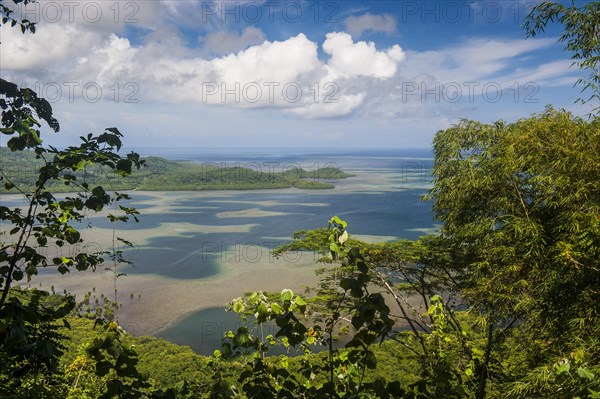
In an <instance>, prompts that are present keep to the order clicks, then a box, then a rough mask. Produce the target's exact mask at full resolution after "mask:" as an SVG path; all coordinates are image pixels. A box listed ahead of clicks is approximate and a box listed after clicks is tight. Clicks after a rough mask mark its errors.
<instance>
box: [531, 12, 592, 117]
mask: <svg viewBox="0 0 600 399" xmlns="http://www.w3.org/2000/svg"><path fill="white" fill-rule="evenodd" d="M549 22H558V23H560V24H561V25H562V26H563V28H564V32H563V33H562V35H561V36H560V38H559V41H560V42H566V46H565V50H566V51H568V52H570V53H571V59H572V60H573V64H575V65H577V66H579V68H580V69H582V70H586V71H588V76H587V78H579V79H578V80H577V82H576V84H579V85H582V86H583V87H582V92H584V91H587V90H590V91H591V94H590V96H589V97H588V98H587V99H586V98H579V99H578V100H577V101H578V102H582V103H586V102H588V101H592V100H596V101H600V94H599V93H600V65H599V62H600V39H599V38H600V2H598V1H593V2H589V3H588V4H586V5H584V6H583V7H579V8H578V7H577V6H576V5H575V2H574V1H573V2H572V3H571V6H570V7H566V6H564V5H562V4H560V3H555V2H550V1H544V2H542V3H540V4H537V5H536V6H535V7H533V9H532V10H531V12H530V13H529V15H528V16H527V18H526V19H525V25H524V27H525V31H526V33H527V36H528V37H535V36H537V35H538V34H540V33H542V32H544V30H545V28H546V26H547V25H548V23H549ZM594 111H595V112H597V111H600V106H595V107H594Z"/></svg>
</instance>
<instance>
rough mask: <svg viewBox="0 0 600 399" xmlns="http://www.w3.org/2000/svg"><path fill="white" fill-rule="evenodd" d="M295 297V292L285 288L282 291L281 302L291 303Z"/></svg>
mask: <svg viewBox="0 0 600 399" xmlns="http://www.w3.org/2000/svg"><path fill="white" fill-rule="evenodd" d="M293 296H294V292H293V291H292V290H289V289H287V288H284V289H283V290H281V300H282V301H284V302H285V301H291V300H292V297H293Z"/></svg>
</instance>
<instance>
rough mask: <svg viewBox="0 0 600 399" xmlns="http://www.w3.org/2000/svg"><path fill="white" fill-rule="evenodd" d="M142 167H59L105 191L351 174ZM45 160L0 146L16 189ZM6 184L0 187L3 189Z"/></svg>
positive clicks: (305, 182)
mask: <svg viewBox="0 0 600 399" xmlns="http://www.w3.org/2000/svg"><path fill="white" fill-rule="evenodd" d="M144 159H145V161H146V166H145V167H144V168H142V169H140V170H137V171H134V172H133V173H132V174H131V175H129V176H125V177H123V176H119V175H115V174H114V173H110V172H109V171H108V170H103V169H101V168H98V167H96V166H94V165H91V166H90V165H88V166H86V167H85V168H84V170H83V171H76V172H73V171H64V174H72V175H74V176H76V177H77V181H82V182H83V181H85V182H86V183H88V184H90V185H92V184H97V185H102V186H104V187H105V188H107V189H110V190H140V191H199V190H260V189H276V188H292V187H294V188H299V189H332V188H334V184H333V183H334V182H335V181H336V180H339V179H345V178H348V177H352V176H354V175H353V174H351V173H346V172H343V171H342V170H340V169H339V168H338V167H336V166H332V165H327V166H324V167H320V168H316V169H314V170H305V169H303V168H301V167H299V166H297V165H293V164H289V165H284V166H282V167H272V166H271V167H269V168H265V169H267V170H261V169H260V168H259V167H257V165H254V164H247V165H240V164H232V165H226V164H216V163H206V164H201V163H195V162H190V161H173V160H168V159H165V158H161V157H156V156H149V157H145V158H144ZM43 165H44V162H43V161H42V160H41V159H39V158H37V157H36V154H35V153H34V152H32V151H22V152H20V153H14V152H11V151H10V150H9V149H8V148H6V147H0V169H1V170H2V171H3V173H4V175H5V176H7V177H9V178H10V179H11V182H12V184H15V185H17V186H19V187H21V188H26V189H28V188H30V187H31V188H33V187H34V183H35V180H36V179H37V178H38V176H39V171H40V168H41V167H42V166H43ZM52 189H53V190H54V191H56V192H72V191H77V190H78V188H77V187H73V186H70V185H65V184H62V183H57V184H56V185H52ZM6 191H7V190H6V189H5V186H2V187H1V188H0V192H6Z"/></svg>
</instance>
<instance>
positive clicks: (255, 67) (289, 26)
mask: <svg viewBox="0 0 600 399" xmlns="http://www.w3.org/2000/svg"><path fill="white" fill-rule="evenodd" d="M535 4H536V2H535V1H520V0H514V1H513V0H506V1H488V0H482V1H476V2H475V1H466V0H461V1H392V0H388V1H295V0H290V1H277V0H273V1H187V0H172V1H154V0H144V1H114V0H109V1H75V0H65V1H49V0H42V1H38V2H37V3H35V4H33V5H28V6H26V7H23V6H21V7H16V6H12V8H13V9H15V11H16V12H17V13H20V15H23V16H25V17H26V18H28V19H30V20H33V21H36V22H38V25H37V32H36V33H35V34H33V35H32V34H29V33H27V34H22V33H21V32H20V30H18V29H16V28H15V29H11V28H10V27H8V26H6V25H4V26H2V28H0V43H1V44H0V76H1V77H2V78H3V79H7V80H10V81H13V82H15V83H17V84H19V85H20V86H26V87H30V88H33V89H34V90H36V91H37V92H38V94H40V95H41V96H43V97H44V98H46V99H47V100H48V101H49V102H50V103H51V105H52V107H53V109H54V112H55V116H56V117H57V119H58V120H59V122H60V124H61V131H60V132H59V133H58V134H55V133H52V132H51V131H50V130H49V129H48V128H47V127H46V128H45V129H42V133H43V139H44V140H45V143H47V144H51V145H55V146H61V147H62V146H67V145H72V144H74V142H75V141H77V140H78V137H79V136H81V135H83V134H87V133H101V132H102V131H103V130H104V128H107V127H113V126H115V127H117V128H118V129H119V130H120V131H121V132H122V133H123V134H124V136H125V138H124V142H125V144H126V147H129V148H141V147H144V148H171V147H172V148H176V147H186V148H199V147H201V148H207V147H229V148H233V147H235V148H239V147H242V148H243V147H273V148H276V147H303V148H307V147H312V148H323V149H326V148H346V147H353V148H415V147H429V146H430V145H431V142H432V139H433V137H434V135H435V133H436V132H437V131H439V130H441V129H447V128H449V127H451V126H452V125H453V124H455V123H457V122H458V121H460V120H461V119H473V120H480V121H483V122H493V121H496V120H499V119H502V120H505V121H509V122H511V121H515V120H517V119H519V118H523V117H527V116H529V115H531V114H532V113H537V112H542V111H543V110H544V108H545V106H546V105H548V104H552V105H553V106H554V107H556V108H566V109H569V110H571V111H573V112H574V113H575V114H577V115H585V114H587V113H589V112H590V110H591V106H589V105H580V104H575V100H576V99H577V97H578V95H579V91H580V89H579V88H578V87H573V84H574V83H575V81H576V80H577V78H578V77H579V76H581V72H580V71H579V70H578V69H577V68H576V67H571V61H570V60H569V54H568V53H565V52H564V51H563V47H564V45H563V44H561V43H558V41H557V39H558V37H559V35H560V32H561V31H560V27H559V26H551V27H549V29H547V30H546V32H545V33H544V34H543V35H540V36H538V37H536V38H533V39H532V38H529V39H526V37H525V32H524V30H523V28H522V24H523V20H524V18H525V16H526V15H527V13H528V12H529V10H530V9H531V7H532V6H533V5H535ZM0 144H1V143H0Z"/></svg>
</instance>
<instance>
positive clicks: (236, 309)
mask: <svg viewBox="0 0 600 399" xmlns="http://www.w3.org/2000/svg"><path fill="white" fill-rule="evenodd" d="M233 311H234V312H235V313H241V312H243V311H244V303H243V302H242V301H236V302H234V304H233Z"/></svg>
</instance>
